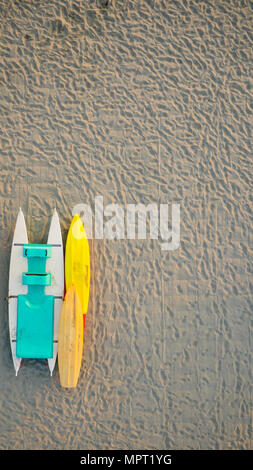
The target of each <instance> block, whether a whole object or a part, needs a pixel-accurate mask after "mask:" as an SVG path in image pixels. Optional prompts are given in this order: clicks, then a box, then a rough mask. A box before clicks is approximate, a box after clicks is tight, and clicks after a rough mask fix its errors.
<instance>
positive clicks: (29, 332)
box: [16, 244, 54, 359]
mask: <svg viewBox="0 0 253 470" xmlns="http://www.w3.org/2000/svg"><path fill="white" fill-rule="evenodd" d="M51 250H52V246H51V245H45V244H44V245H38V244H25V245H24V246H23V256H24V257H26V258H27V260H28V272H26V273H22V283H23V284H24V285H27V286H28V293H27V294H26V295H23V294H22V295H18V304H17V305H18V308H17V340H16V341H17V344H16V355H17V357H20V358H36V359H40V358H52V357H53V336H54V296H53V295H46V294H45V287H46V286H50V285H51V273H47V272H46V263H47V259H48V258H50V257H51V252H52V251H51Z"/></svg>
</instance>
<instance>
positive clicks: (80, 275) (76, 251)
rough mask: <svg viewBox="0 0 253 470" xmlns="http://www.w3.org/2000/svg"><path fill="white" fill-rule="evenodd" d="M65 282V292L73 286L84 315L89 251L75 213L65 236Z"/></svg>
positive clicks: (88, 286)
mask: <svg viewBox="0 0 253 470" xmlns="http://www.w3.org/2000/svg"><path fill="white" fill-rule="evenodd" d="M65 283H66V292H67V291H68V288H69V287H70V286H71V285H74V286H75V288H76V290H77V293H78V296H79V299H80V302H81V307H82V312H83V315H86V313H87V310H88V303H89V290H90V251H89V243H88V239H87V236H86V233H85V230H84V226H83V224H82V221H81V219H80V217H79V215H77V214H75V215H74V217H73V219H72V222H71V225H70V227H69V231H68V236H67V242H66V252H65ZM84 320H85V317H84Z"/></svg>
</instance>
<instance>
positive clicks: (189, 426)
mask: <svg viewBox="0 0 253 470" xmlns="http://www.w3.org/2000/svg"><path fill="white" fill-rule="evenodd" d="M252 30H253V10H252V4H251V2H249V1H247V0H245V1H239V0H238V1H234V2H230V1H222V2H220V1H218V0H217V1H215V0H214V1H212V2H199V1H194V0H193V1H191V2H190V1H189V2H188V1H187V2H184V1H183V0H180V1H177V2H176V1H169V0H168V1H158V0H150V1H148V0H146V1H144V0H140V1H136V0H128V1H127V0H125V1H123V0H113V1H111V2H110V4H109V7H108V8H99V6H98V2H97V3H96V2H95V1H89V0H86V1H82V2H78V1H69V2H66V1H63V0H62V1H55V2H51V1H49V0H48V1H45V0H41V1H39V2H36V1H35V0H34V1H19V2H15V1H12V2H7V0H3V1H2V2H1V5H0V54H1V72H0V87H1V92H0V106H1V115H0V116H1V117H0V124H1V185H0V214H1V217H0V221H1V226H0V256H1V263H0V279H1V284H0V302H1V304H0V305H1V306H0V309H1V310H0V311H1V315H0V322H1V327H0V338H1V341H0V376H1V382H0V447H1V449H182V448H183V449H250V448H252V434H251V429H252V417H251V415H250V413H251V406H252V395H251V382H252V378H251V375H252V368H251V367H252V366H251V351H252V338H251V331H252V325H251V316H252V194H251V192H250V191H251V189H252V163H251V160H252V155H251V153H252V135H251V131H252V105H253V101H252V93H251V92H252V88H251V87H252V51H253V47H252V46H253V44H252V42H253V38H252ZM96 195H102V196H103V197H104V203H105V204H108V203H118V204H121V205H122V207H125V206H126V204H127V203H135V204H137V203H143V204H149V203H151V202H153V203H157V204H160V203H168V204H170V203H172V202H178V203H180V206H181V243H180V247H179V249H178V250H176V251H171V252H166V251H162V250H161V246H160V243H159V241H157V240H116V241H110V240H91V241H90V248H91V298H90V304H89V311H88V315H87V320H86V330H85V342H84V358H83V362H82V367H81V374H80V379H79V383H78V387H77V389H75V390H63V389H62V388H61V387H60V384H59V377H58V369H57V367H56V369H55V372H54V375H53V377H52V378H50V375H49V371H48V368H47V367H46V366H45V361H35V360H26V361H24V366H23V367H22V369H21V370H20V372H19V375H18V377H15V373H14V369H13V365H12V359H11V351H10V345H9V336H8V335H9V331H8V312H7V302H6V300H5V297H6V295H7V292H8V269H9V257H10V248H11V241H12V235H13V229H14V225H15V220H16V216H17V212H18V209H19V206H21V207H22V209H23V212H24V215H25V218H26V223H27V229H28V236H29V241H30V242H31V243H45V242H46V239H47V232H48V227H49V222H50V217H51V214H52V211H53V208H54V207H57V210H58V213H59V216H60V221H61V226H62V232H63V237H64V240H65V239H66V234H67V230H68V227H69V224H70V221H71V213H72V209H73V207H74V205H75V204H77V203H87V204H90V205H91V207H93V206H94V198H95V196H96Z"/></svg>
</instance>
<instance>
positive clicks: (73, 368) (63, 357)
mask: <svg viewBox="0 0 253 470" xmlns="http://www.w3.org/2000/svg"><path fill="white" fill-rule="evenodd" d="M82 353H83V314H82V308H81V303H80V300H79V297H78V294H77V291H76V289H75V287H74V286H70V288H69V289H68V291H67V293H66V296H65V299H64V302H63V305H62V309H61V316H60V323H59V332H58V368H59V375H60V383H61V386H62V387H68V388H74V387H76V385H77V381H78V377H79V373H80V367H81V361H82Z"/></svg>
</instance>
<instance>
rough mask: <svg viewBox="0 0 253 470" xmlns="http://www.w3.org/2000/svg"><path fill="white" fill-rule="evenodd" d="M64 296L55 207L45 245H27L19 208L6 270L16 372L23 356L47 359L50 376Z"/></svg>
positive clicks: (62, 265) (11, 338)
mask: <svg viewBox="0 0 253 470" xmlns="http://www.w3.org/2000/svg"><path fill="white" fill-rule="evenodd" d="M63 295H64V257H63V244H62V235H61V227H60V222H59V218H58V215H57V212H56V210H54V213H53V216H52V220H51V224H50V228H49V233H48V239H47V244H29V242H28V236H27V230H26V224H25V219H24V215H23V212H22V210H21V209H20V210H19V213H18V217H17V221H16V226H15V230H14V236H13V242H12V249H11V259H10V271H9V295H8V306H9V331H10V343H11V351H12V359H13V364H14V368H15V372H16V375H17V374H18V371H19V368H20V365H21V361H22V359H25V358H35V359H42V358H45V359H47V362H48V367H49V370H50V374H51V375H52V373H53V370H54V367H55V362H56V357H57V350H58V329H59V319H60V312H61V308H62V303H63Z"/></svg>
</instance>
